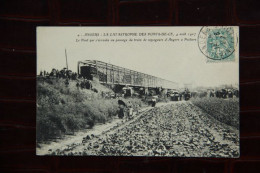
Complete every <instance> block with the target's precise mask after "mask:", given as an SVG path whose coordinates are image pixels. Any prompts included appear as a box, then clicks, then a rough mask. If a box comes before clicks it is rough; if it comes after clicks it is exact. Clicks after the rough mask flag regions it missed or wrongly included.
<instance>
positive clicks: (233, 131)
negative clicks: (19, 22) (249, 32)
mask: <svg viewBox="0 0 260 173" xmlns="http://www.w3.org/2000/svg"><path fill="white" fill-rule="evenodd" d="M36 87H37V88H36V91H37V98H36V110H37V113H36V154H37V155H57V156H148V157H154V156H155V157H211V158H238V157H239V156H240V148H239V145H240V141H239V92H240V91H239V28H238V27H235V26H201V27H198V26H196V27H190V26H189V27H188V26H187V27H37V84H36Z"/></svg>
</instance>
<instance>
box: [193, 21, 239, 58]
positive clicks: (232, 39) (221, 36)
mask: <svg viewBox="0 0 260 173" xmlns="http://www.w3.org/2000/svg"><path fill="white" fill-rule="evenodd" d="M237 44H238V36H237V32H236V31H235V29H234V27H232V26H206V27H202V28H201V30H200V32H199V35H198V46H199V49H200V51H201V52H202V53H203V54H204V55H205V56H206V57H207V60H208V62H217V61H235V55H234V52H235V50H236V48H237Z"/></svg>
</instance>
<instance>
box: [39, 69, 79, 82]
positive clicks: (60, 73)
mask: <svg viewBox="0 0 260 173" xmlns="http://www.w3.org/2000/svg"><path fill="white" fill-rule="evenodd" d="M40 77H47V78H48V77H56V78H63V79H72V80H76V79H77V78H78V77H79V76H78V74H77V73H76V72H72V71H71V70H68V69H67V68H63V69H62V70H58V69H55V68H53V69H52V70H51V72H47V71H45V70H44V71H40Z"/></svg>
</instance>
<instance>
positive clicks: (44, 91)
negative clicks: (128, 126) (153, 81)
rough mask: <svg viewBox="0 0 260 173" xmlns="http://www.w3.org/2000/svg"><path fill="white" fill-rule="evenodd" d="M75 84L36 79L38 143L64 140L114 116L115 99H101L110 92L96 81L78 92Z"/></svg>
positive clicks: (116, 105)
mask: <svg viewBox="0 0 260 173" xmlns="http://www.w3.org/2000/svg"><path fill="white" fill-rule="evenodd" d="M76 84H77V81H73V80H71V81H69V83H66V80H65V79H57V78H54V79H51V78H50V79H47V78H38V79H37V120H36V125H37V130H36V137H37V141H38V142H48V141H53V140H56V139H58V138H63V137H64V135H67V134H74V133H75V132H77V131H79V130H82V129H91V128H93V127H94V126H95V125H96V124H105V123H106V122H108V121H110V120H112V119H114V118H115V117H117V111H118V99H104V98H103V97H102V94H101V93H102V92H103V93H104V92H110V91H111V92H112V90H111V89H109V88H107V87H105V86H103V85H101V84H99V83H98V82H93V83H92V85H93V89H92V90H91V89H81V88H79V87H77V86H76ZM123 100H124V99H123ZM125 102H131V104H133V105H138V106H137V107H143V106H145V104H144V103H143V102H142V101H141V99H138V98H129V99H127V100H125ZM134 108H135V107H134Z"/></svg>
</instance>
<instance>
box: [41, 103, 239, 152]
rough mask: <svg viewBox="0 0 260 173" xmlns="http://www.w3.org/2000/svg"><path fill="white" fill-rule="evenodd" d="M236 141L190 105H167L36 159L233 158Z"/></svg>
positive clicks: (102, 127)
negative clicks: (131, 157) (96, 156)
mask: <svg viewBox="0 0 260 173" xmlns="http://www.w3.org/2000/svg"><path fill="white" fill-rule="evenodd" d="M238 135H239V133H238V130H237V129H234V128H232V127H230V126H227V125H225V124H223V123H220V122H219V121H217V120H215V119H213V118H212V117H211V116H210V115H208V114H207V113H205V112H204V111H203V110H201V109H200V108H198V107H197V106H195V105H193V104H192V103H190V102H185V101H181V102H169V103H166V104H165V103H164V104H158V105H157V106H156V107H155V108H151V107H150V108H147V109H145V110H143V111H142V113H140V114H138V115H136V116H135V117H134V118H133V119H131V120H129V121H125V120H124V121H123V122H122V120H119V119H115V120H113V121H112V122H110V123H107V124H105V125H97V126H95V127H94V129H92V130H89V131H86V132H80V133H78V134H76V136H74V137H71V138H68V139H66V140H63V141H57V142H55V143H52V144H49V145H48V147H47V146H42V147H41V148H40V149H37V154H56V155H126V156H131V155H135V156H178V157H184V156H185V157H188V156H192V157H238V156H239V148H238V146H239V141H238ZM83 138H84V139H83ZM50 149H51V150H50Z"/></svg>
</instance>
